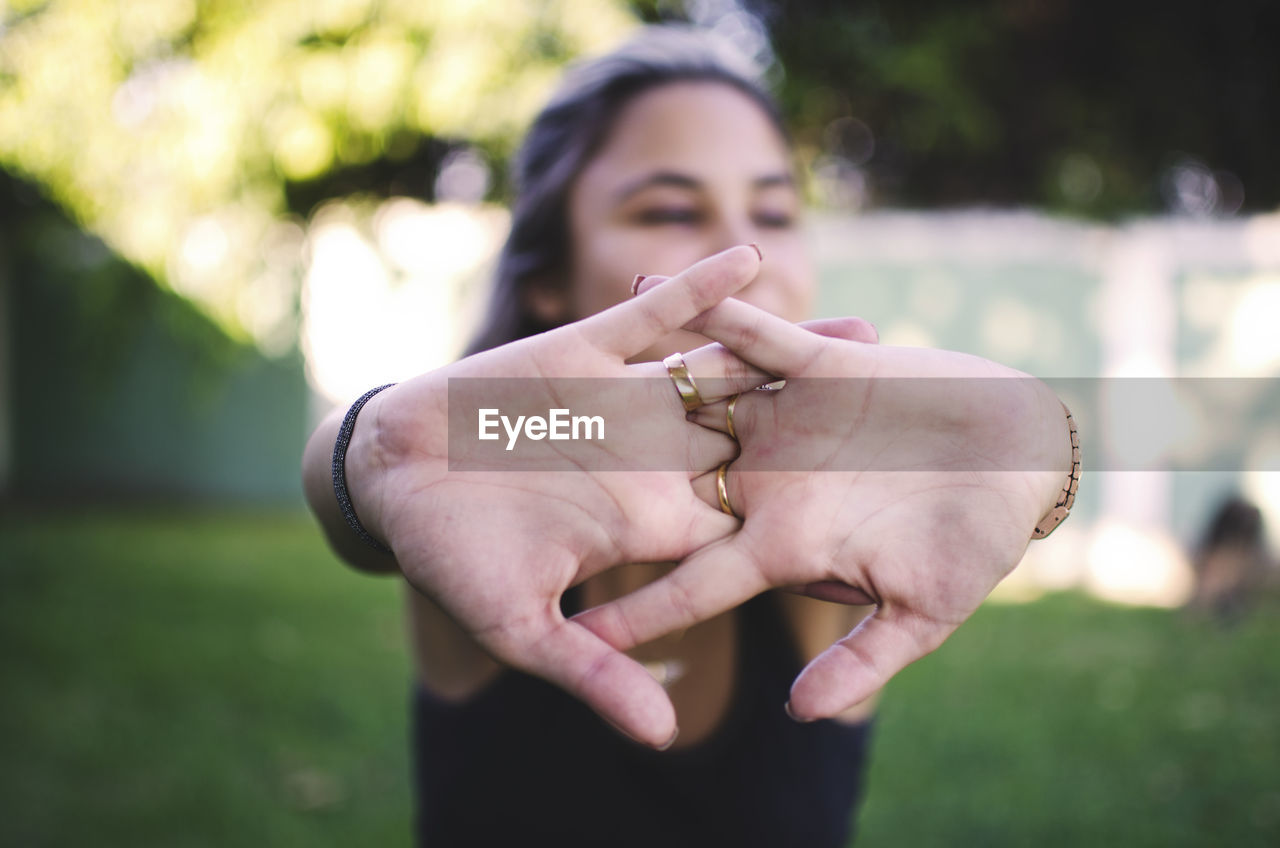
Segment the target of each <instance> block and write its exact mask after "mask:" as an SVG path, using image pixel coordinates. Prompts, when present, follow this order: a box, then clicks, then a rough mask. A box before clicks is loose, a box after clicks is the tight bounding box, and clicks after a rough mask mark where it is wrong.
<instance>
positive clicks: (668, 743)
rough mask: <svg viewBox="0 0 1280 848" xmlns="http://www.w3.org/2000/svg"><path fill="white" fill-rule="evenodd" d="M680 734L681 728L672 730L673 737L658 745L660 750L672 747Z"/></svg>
mask: <svg viewBox="0 0 1280 848" xmlns="http://www.w3.org/2000/svg"><path fill="white" fill-rule="evenodd" d="M679 735H680V728H678V727H677V728H676V729H675V730H673V731H671V738H670V739H668V740H667V741H666V742H663V743H662V744H661V745H659V746H658V750H659V751H665V750H667V749H668V748H670V747H671V746H672V745H674V744H676V737H677V736H679Z"/></svg>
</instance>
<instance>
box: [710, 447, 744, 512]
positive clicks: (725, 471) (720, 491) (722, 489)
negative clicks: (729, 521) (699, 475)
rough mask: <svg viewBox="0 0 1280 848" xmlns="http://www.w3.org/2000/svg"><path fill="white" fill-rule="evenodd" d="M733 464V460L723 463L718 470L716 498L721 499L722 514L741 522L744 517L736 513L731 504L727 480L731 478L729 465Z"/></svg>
mask: <svg viewBox="0 0 1280 848" xmlns="http://www.w3.org/2000/svg"><path fill="white" fill-rule="evenodd" d="M731 462H733V460H729V462H724V463H721V464H720V467H719V468H717V469H716V497H718V498H719V499H720V511H721V512H723V513H725V514H726V515H732V516H733V517H734V518H736V519H738V520H739V521H741V520H742V516H741V515H738V513H736V512H734V511H733V506H732V505H731V504H730V503H729V483H728V480H727V479H726V478H728V476H729V464H730V463H731Z"/></svg>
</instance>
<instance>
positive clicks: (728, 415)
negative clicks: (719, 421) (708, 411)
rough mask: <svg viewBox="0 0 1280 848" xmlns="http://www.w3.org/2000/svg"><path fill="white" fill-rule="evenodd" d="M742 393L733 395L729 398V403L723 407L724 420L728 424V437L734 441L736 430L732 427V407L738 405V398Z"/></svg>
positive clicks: (736, 439)
mask: <svg viewBox="0 0 1280 848" xmlns="http://www.w3.org/2000/svg"><path fill="white" fill-rule="evenodd" d="M740 397H742V395H734V396H733V397H731V398H729V405H728V406H726V407H725V408H724V422H725V423H726V424H728V425H729V438H731V439H733V440H734V441H735V442H736V441H738V431H737V430H735V429H734V427H733V409H734V407H736V406H737V405H738V398H740Z"/></svg>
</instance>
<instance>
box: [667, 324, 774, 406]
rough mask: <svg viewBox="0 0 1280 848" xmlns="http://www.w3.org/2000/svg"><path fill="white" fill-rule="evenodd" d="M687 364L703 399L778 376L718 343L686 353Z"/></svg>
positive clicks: (710, 400) (711, 399) (721, 396)
mask: <svg viewBox="0 0 1280 848" xmlns="http://www.w3.org/2000/svg"><path fill="white" fill-rule="evenodd" d="M726 302H727V301H726ZM684 364H685V366H686V367H687V368H688V369H689V375H690V376H691V377H693V381H694V383H695V384H696V385H697V387H698V394H699V395H701V396H702V400H703V403H715V402H716V401H719V400H723V399H724V398H727V397H730V396H731V395H736V394H739V393H741V392H746V391H750V390H751V389H754V388H756V387H757V386H763V385H764V384H765V383H768V382H771V381H773V380H776V379H778V378H777V377H776V376H775V375H773V374H769V373H766V372H764V371H761V370H760V369H759V368H757V367H755V366H754V365H752V364H751V363H750V362H747V361H746V360H744V359H743V358H742V357H740V356H738V355H737V354H735V353H732V352H731V351H729V350H728V349H727V348H725V346H724V345H721V344H717V343H712V344H707V345H703V346H702V347H700V348H695V349H694V350H691V351H689V352H688V353H686V354H684Z"/></svg>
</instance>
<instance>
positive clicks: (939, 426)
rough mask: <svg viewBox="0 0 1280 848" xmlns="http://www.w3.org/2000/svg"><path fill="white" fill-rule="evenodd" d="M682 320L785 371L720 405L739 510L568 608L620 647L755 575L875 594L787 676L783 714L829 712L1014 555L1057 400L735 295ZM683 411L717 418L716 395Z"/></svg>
mask: <svg viewBox="0 0 1280 848" xmlns="http://www.w3.org/2000/svg"><path fill="white" fill-rule="evenodd" d="M689 328H690V329H693V330H695V331H696V332H700V333H702V334H704V335H706V336H708V337H710V338H713V339H715V340H717V341H719V342H721V343H722V344H723V345H724V346H725V347H726V348H728V349H729V350H731V351H733V352H734V353H736V354H737V355H738V356H740V357H742V358H743V359H744V360H747V361H749V362H751V363H753V364H754V365H756V366H757V367H759V368H761V369H762V370H764V371H766V372H768V373H770V374H775V375H778V376H780V377H785V378H787V381H788V382H787V386H786V388H785V389H783V390H782V391H778V392H749V393H747V394H744V395H743V396H742V397H741V398H740V399H739V401H738V403H737V405H736V410H735V425H736V426H735V429H736V432H737V435H738V439H739V441H740V443H741V445H742V455H741V457H740V458H739V459H738V460H737V461H735V462H734V464H733V466H731V469H730V472H729V474H728V478H727V483H728V493H729V500H730V502H731V503H732V505H733V506H734V508H735V509H736V511H737V512H738V514H739V515H742V516H743V518H744V523H743V526H742V528H741V529H740V530H739V531H738V532H737V533H736V534H734V535H733V536H731V537H729V538H727V539H724V540H721V541H719V542H716V543H714V544H712V545H709V546H708V547H706V548H704V549H702V550H700V551H698V552H696V553H694V554H692V555H691V556H689V557H688V558H687V559H685V560H684V562H682V563H681V565H680V566H679V567H678V568H676V569H675V570H674V571H672V572H671V573H670V574H668V575H667V576H665V577H663V578H661V579H659V580H657V581H655V582H653V583H651V584H649V585H648V586H645V587H644V588H642V589H639V590H637V591H636V592H633V593H632V594H630V595H627V596H625V597H623V598H619V599H617V600H615V601H612V602H610V603H608V604H604V605H602V606H600V607H596V608H595V609H592V610H588V611H586V612H584V613H582V614H580V615H579V616H578V617H577V618H576V620H577V621H578V622H579V623H581V624H583V625H584V626H586V627H587V628H589V629H591V630H592V631H594V632H595V633H596V634H598V635H600V636H601V637H602V638H603V639H604V640H605V641H606V642H608V643H609V644H611V645H613V646H614V647H615V648H618V649H619V650H626V649H629V648H631V647H633V646H634V645H636V644H641V643H644V642H647V641H649V640H651V639H654V638H657V637H658V636H660V635H662V634H664V633H667V632H670V631H672V630H676V629H679V628H684V627H689V626H691V625H692V624H695V623H697V622H699V621H703V620H706V619H708V618H710V617H712V616H714V615H717V614H719V613H721V612H724V611H725V610H728V609H731V608H732V607H734V606H737V605H738V604H740V603H742V602H743V601H745V600H747V599H748V598H750V597H752V596H754V595H756V594H758V593H760V592H762V591H764V590H765V589H769V588H775V587H790V588H793V589H798V590H800V591H803V592H804V593H806V594H810V595H813V596H816V597H823V598H827V599H830V600H837V601H842V602H846V603H861V604H866V603H871V604H875V605H876V607H877V609H876V611H875V613H874V614H873V615H871V616H870V617H869V618H867V619H866V620H865V621H863V622H862V623H861V624H860V625H859V626H858V627H857V628H855V629H854V631H853V632H852V633H850V634H849V635H847V636H845V637H844V638H842V639H840V640H838V641H837V642H836V643H835V644H834V645H832V646H831V647H830V648H828V649H827V650H826V651H824V652H823V653H822V654H820V655H819V656H818V657H817V658H816V659H814V660H813V661H812V662H811V663H810V664H809V665H808V667H807V668H805V669H804V671H803V672H801V674H800V676H799V677H798V678H797V679H796V682H795V684H794V686H793V687H792V691H791V702H790V704H789V709H790V711H791V713H792V715H793V716H795V717H797V718H799V719H801V720H810V719H817V718H824V717H829V716H833V715H835V714H837V713H839V712H841V711H843V710H844V709H846V708H848V707H849V706H851V705H853V704H856V703H858V702H860V701H862V700H863V699H865V698H867V697H869V696H870V695H872V694H873V693H874V692H876V691H877V690H878V689H879V688H880V687H881V686H883V685H884V683H885V682H887V681H888V680H889V678H891V677H892V676H893V675H894V674H896V673H897V672H898V671H900V670H901V669H902V668H904V667H905V666H906V665H908V664H910V663H911V662H914V661H915V660H917V659H919V658H920V657H922V656H924V655H925V654H928V653H929V652H931V651H932V650H934V649H935V648H937V647H938V646H939V645H940V644H941V643H942V642H943V641H944V640H945V639H946V638H947V637H948V636H949V635H950V634H951V633H952V632H954V630H955V629H956V628H957V627H958V626H959V625H960V624H961V623H962V622H963V621H964V620H965V619H966V618H968V617H969V615H971V614H972V613H973V611H974V610H975V609H976V608H977V606H978V605H979V603H981V601H982V600H983V599H984V598H985V597H986V596H987V595H988V594H989V593H990V592H991V590H992V589H993V588H994V587H995V585H996V583H998V582H999V581H1000V580H1001V579H1002V578H1003V577H1004V576H1005V575H1006V574H1008V573H1009V571H1011V570H1012V569H1013V567H1014V566H1015V565H1017V563H1018V561H1019V560H1020V559H1021V557H1022V555H1023V552H1024V551H1025V550H1026V546H1027V543H1028V541H1029V540H1030V537H1031V531H1032V528H1033V527H1034V526H1035V525H1036V523H1037V521H1038V520H1039V519H1040V517H1041V516H1042V515H1044V514H1045V513H1046V512H1048V511H1049V510H1050V509H1051V508H1052V507H1053V505H1054V502H1055V501H1056V498H1057V494H1058V491H1059V490H1060V489H1061V487H1062V482H1063V479H1064V478H1065V476H1066V474H1067V472H1068V470H1069V468H1070V442H1069V439H1068V433H1067V425H1066V421H1065V416H1064V414H1063V410H1062V406H1061V405H1060V403H1059V401H1058V399H1057V398H1056V397H1055V396H1054V395H1053V393H1052V392H1051V391H1049V389H1048V388H1047V387H1046V386H1045V385H1044V384H1043V383H1041V382H1040V381H1038V380H1035V379H1033V378H1030V377H1029V376H1028V375H1026V374H1023V373H1021V372H1018V371H1015V370H1013V369H1011V368H1006V367H1004V366H1001V365H998V364H996V363H994V362H990V361H987V360H984V359H981V358H979V357H976V356H970V355H966V354H962V353H953V352H949V351H941V350H930V349H923V348H901V347H881V346H876V345H869V344H862V343H859V342H854V341H846V340H842V339H839V338H828V337H823V336H819V335H816V334H813V333H810V332H806V331H804V330H802V329H800V328H798V327H795V326H793V325H791V324H789V323H787V322H785V321H783V320H782V319H779V318H776V317H774V316H771V315H768V314H767V313H764V312H762V311H760V310H757V309H755V308H754V307H750V306H748V305H746V304H743V303H740V302H738V301H725V302H724V303H722V304H721V305H720V306H719V307H717V309H716V310H712V312H710V313H708V315H707V316H704V317H703V318H700V319H699V320H698V321H697V322H695V323H694V324H693V325H691V326H690V327H689ZM821 378H828V379H821ZM835 378H838V379H835ZM919 378H930V379H928V380H921V379H919ZM697 420H698V421H699V422H700V423H703V424H705V425H707V426H711V427H714V428H716V429H720V430H725V429H727V428H726V425H725V403H723V402H722V403H718V404H714V405H710V406H706V407H703V408H702V409H701V410H700V411H699V412H698V414H697Z"/></svg>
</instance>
